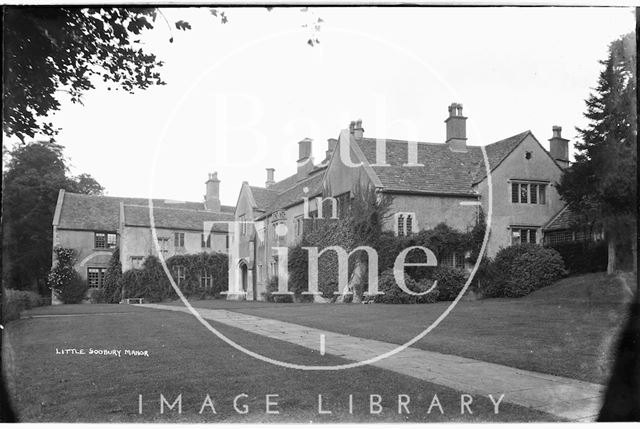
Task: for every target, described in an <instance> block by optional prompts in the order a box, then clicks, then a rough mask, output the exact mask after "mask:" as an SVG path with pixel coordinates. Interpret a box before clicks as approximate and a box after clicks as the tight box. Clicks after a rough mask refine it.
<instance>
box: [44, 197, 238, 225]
mask: <svg viewBox="0 0 640 429" xmlns="http://www.w3.org/2000/svg"><path fill="white" fill-rule="evenodd" d="M152 201H153V207H154V208H163V207H164V208H174V209H186V210H202V211H204V203H199V202H192V201H174V200H163V199H153V200H152ZM120 203H123V204H125V205H137V206H145V207H147V211H148V206H149V200H148V199H147V198H126V197H110V196H104V195H85V194H75V193H72V192H66V191H64V190H60V196H59V198H58V205H59V207H56V213H57V214H56V217H55V218H54V222H55V221H57V225H56V226H57V227H58V229H81V230H91V231H116V230H117V229H118V226H119V223H120ZM221 210H222V213H233V211H234V208H233V207H230V206H222V207H221ZM147 217H148V216H147Z"/></svg>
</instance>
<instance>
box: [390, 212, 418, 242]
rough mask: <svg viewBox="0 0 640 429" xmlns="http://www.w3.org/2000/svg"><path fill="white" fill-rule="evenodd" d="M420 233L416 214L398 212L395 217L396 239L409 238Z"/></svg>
mask: <svg viewBox="0 0 640 429" xmlns="http://www.w3.org/2000/svg"><path fill="white" fill-rule="evenodd" d="M418 231H419V228H418V222H417V219H416V214H415V212H398V213H396V214H395V215H394V232H395V235H396V237H408V236H410V235H413V234H415V233H417V232H418Z"/></svg>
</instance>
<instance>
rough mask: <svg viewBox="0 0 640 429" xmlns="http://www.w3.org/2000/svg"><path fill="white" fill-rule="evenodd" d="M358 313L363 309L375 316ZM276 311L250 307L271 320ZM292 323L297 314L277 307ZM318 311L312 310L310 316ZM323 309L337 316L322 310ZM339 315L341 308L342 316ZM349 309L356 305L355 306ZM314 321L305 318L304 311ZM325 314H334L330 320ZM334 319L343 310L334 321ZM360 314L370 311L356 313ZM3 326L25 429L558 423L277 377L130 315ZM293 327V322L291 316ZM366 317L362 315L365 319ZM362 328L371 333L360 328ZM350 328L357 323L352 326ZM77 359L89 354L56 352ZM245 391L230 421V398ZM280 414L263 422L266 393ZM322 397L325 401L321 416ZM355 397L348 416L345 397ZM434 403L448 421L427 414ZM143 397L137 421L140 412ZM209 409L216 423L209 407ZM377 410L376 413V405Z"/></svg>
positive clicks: (325, 360) (376, 377)
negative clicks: (39, 425) (49, 426)
mask: <svg viewBox="0 0 640 429" xmlns="http://www.w3.org/2000/svg"><path fill="white" fill-rule="evenodd" d="M365 307H366V306H362V309H363V310H365V311H370V310H371V309H375V308H369V307H366V308H365ZM269 308H271V312H273V311H274V310H273V307H269V306H262V307H258V306H256V307H255V308H254V310H256V311H257V310H261V309H262V310H263V311H267V310H269ZM277 308H278V309H280V310H284V309H286V311H285V313H287V314H288V315H289V316H287V317H294V318H295V317H296V316H295V314H296V313H295V312H293V311H292V310H293V309H296V308H300V309H302V308H310V307H309V306H305V307H293V306H292V307H290V308H289V307H277ZM318 308H319V307H318ZM323 308H324V309H325V311H327V310H331V311H333V309H334V308H338V307H337V306H336V307H332V306H326V307H323ZM344 308H347V307H346V306H345V307H344ZM353 308H355V307H353ZM311 314H313V313H311ZM332 314H333V313H332ZM338 314H339V312H338ZM363 314H367V313H363ZM26 316H40V317H31V318H23V319H22V320H18V321H14V322H10V323H9V324H8V325H7V326H6V329H5V331H4V335H5V336H4V338H3V344H4V347H3V356H2V357H3V359H2V361H3V371H5V375H6V377H7V380H8V385H9V390H10V392H11V395H10V396H11V398H12V401H13V405H14V408H15V410H16V411H17V414H18V415H19V417H20V419H21V421H27V422H52V421H53V422H111V421H113V422H141V421H147V422H148V421H153V422H182V421H184V422H310V421H313V422H335V421H340V422H362V421H373V422H392V421H395V422H405V421H407V422H432V421H433V422H437V421H514V420H517V421H551V420H554V417H552V416H550V415H547V414H543V413H540V412H536V411H533V410H530V409H527V408H522V407H518V406H513V405H508V404H501V406H500V413H499V414H494V412H493V410H494V409H493V405H492V403H491V402H490V401H489V399H487V398H484V397H480V396H474V398H473V404H472V410H473V414H472V415H470V414H468V413H465V414H460V392H456V391H454V390H451V389H448V388H445V387H442V386H436V385H433V384H430V383H427V382H423V381H420V380H417V379H414V378H411V377H406V376H402V375H399V374H397V373H393V372H389V371H385V370H381V369H378V368H374V367H362V368H356V369H351V370H344V371H337V372H335V371H332V372H310V371H297V370H291V369H285V368H281V367H276V366H273V365H270V364H267V363H264V362H262V361H259V360H256V359H254V358H251V357H249V356H246V355H245V354H242V353H239V352H238V351H237V350H235V349H234V348H231V347H230V346H228V345H227V344H225V343H223V342H222V341H220V340H219V339H217V338H216V337H214V336H213V335H211V334H210V333H208V332H207V331H206V330H205V329H204V328H203V327H202V326H201V325H200V324H199V323H198V322H197V321H196V320H195V318H193V317H191V316H189V315H186V314H182V313H174V312H166V311H157V310H150V309H144V308H137V307H133V306H126V305H65V306H57V307H46V308H38V309H34V310H33V311H30V312H28V313H27V314H26ZM298 317H299V316H298ZM369 317H370V316H369ZM362 323H367V322H366V321H364V322H362ZM352 324H353V323H352ZM216 327H218V328H220V329H221V330H223V332H224V333H226V334H227V335H229V336H232V337H233V338H235V339H237V340H238V341H240V342H242V343H244V344H250V345H251V347H252V348H254V349H256V350H260V351H261V352H263V353H264V354H266V355H269V356H273V357H275V358H278V359H282V360H289V361H294V362H304V363H308V364H338V363H342V362H343V361H342V360H341V359H339V358H336V357H332V356H328V355H325V356H320V354H319V353H317V352H314V351H312V350H308V349H305V348H302V347H299V346H295V345H293V344H290V343H284V342H280V341H276V340H270V339H267V338H264V337H261V336H257V335H254V334H250V333H248V332H245V331H240V330H237V329H234V328H231V327H228V326H220V325H216ZM90 348H94V349H116V350H127V349H132V350H139V351H146V352H147V353H148V355H149V356H148V357H146V356H125V355H124V352H122V355H121V356H119V357H118V356H113V355H108V356H107V355H96V354H88V350H89V349H90ZM63 349H64V350H66V349H77V350H79V349H84V350H85V353H86V354H58V353H57V352H58V351H61V350H63ZM242 393H245V394H246V395H247V397H246V398H245V397H242V398H241V399H240V401H239V408H240V409H241V410H242V406H243V405H245V404H246V405H247V406H248V410H249V411H248V413H247V414H238V413H237V412H236V411H235V409H234V408H233V398H234V397H235V396H237V395H240V394H242ZM161 394H162V395H164V396H165V397H166V399H167V400H168V402H169V403H173V401H174V400H175V399H176V398H177V397H178V395H180V394H181V395H182V397H181V398H182V414H178V412H177V411H176V410H172V411H170V410H165V413H164V414H160V411H159V407H160V395H161ZM267 394H277V395H279V396H278V398H275V397H271V398H270V401H275V402H277V403H278V404H277V405H276V406H273V407H271V408H272V409H273V410H274V411H276V410H277V411H279V414H266V412H265V409H266V408H265V407H266V404H265V403H266V395H267ZM318 394H321V395H322V396H323V397H324V405H323V409H325V410H331V412H332V414H319V413H318V411H317V410H318V404H317V398H318ZM349 394H353V414H350V413H349V406H348V397H349ZM434 394H437V395H438V399H439V401H440V403H441V405H442V408H443V411H444V415H442V414H441V413H440V411H439V409H438V408H437V407H436V408H433V410H432V412H431V413H428V412H427V411H428V408H429V405H430V404H431V401H432V400H433V395H434ZM139 395H142V410H143V412H142V414H139V408H138V407H139V403H138V400H139ZM207 395H210V398H211V399H212V400H213V405H214V407H215V410H216V413H217V414H213V413H212V411H211V408H210V407H206V408H205V410H204V413H203V414H200V413H199V411H200V409H201V407H202V404H203V402H205V400H206V396H207ZM369 395H380V397H381V398H382V402H381V405H382V407H383V408H382V413H381V414H379V415H378V414H370V411H369V404H368V400H369ZM398 395H408V396H409V397H410V398H411V399H410V401H411V402H410V404H409V406H408V409H409V411H410V413H411V414H406V413H404V409H403V414H398V412H397V397H398ZM374 410H375V407H374Z"/></svg>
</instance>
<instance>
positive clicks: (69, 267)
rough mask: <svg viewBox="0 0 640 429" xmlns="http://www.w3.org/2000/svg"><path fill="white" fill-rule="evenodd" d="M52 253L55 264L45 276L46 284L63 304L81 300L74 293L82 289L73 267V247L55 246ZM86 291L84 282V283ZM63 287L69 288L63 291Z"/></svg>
mask: <svg viewBox="0 0 640 429" xmlns="http://www.w3.org/2000/svg"><path fill="white" fill-rule="evenodd" d="M53 253H54V254H55V257H56V265H55V266H54V267H53V268H52V269H51V271H50V272H49V275H48V276H47V286H48V287H49V289H51V290H53V292H54V293H55V294H56V295H57V296H58V297H59V298H60V299H61V300H62V302H64V303H65V304H74V303H78V302H80V301H82V298H83V297H84V296H83V297H80V298H79V299H78V298H77V297H76V295H77V294H78V293H79V290H81V289H82V284H81V283H82V281H81V279H80V277H79V275H78V273H77V272H76V270H75V269H74V268H73V266H74V264H75V263H76V257H75V252H74V251H73V249H67V248H64V247H55V248H54V249H53ZM84 286H85V287H84V290H85V291H86V289H87V287H86V284H85V285H84ZM65 289H70V290H68V291H65Z"/></svg>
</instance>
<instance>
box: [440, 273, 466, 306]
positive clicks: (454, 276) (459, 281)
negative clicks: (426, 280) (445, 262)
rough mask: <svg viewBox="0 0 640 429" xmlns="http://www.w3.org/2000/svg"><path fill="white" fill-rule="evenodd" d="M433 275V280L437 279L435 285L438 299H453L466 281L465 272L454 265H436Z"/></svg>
mask: <svg viewBox="0 0 640 429" xmlns="http://www.w3.org/2000/svg"><path fill="white" fill-rule="evenodd" d="M433 275H434V278H435V280H437V281H438V286H436V291H437V296H438V301H453V300H454V299H456V297H457V296H458V295H459V294H460V291H461V290H462V288H463V287H464V284H465V282H466V281H467V275H466V273H465V272H464V271H463V270H461V269H459V268H454V267H447V266H440V267H437V268H436V269H435V270H434V273H433Z"/></svg>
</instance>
